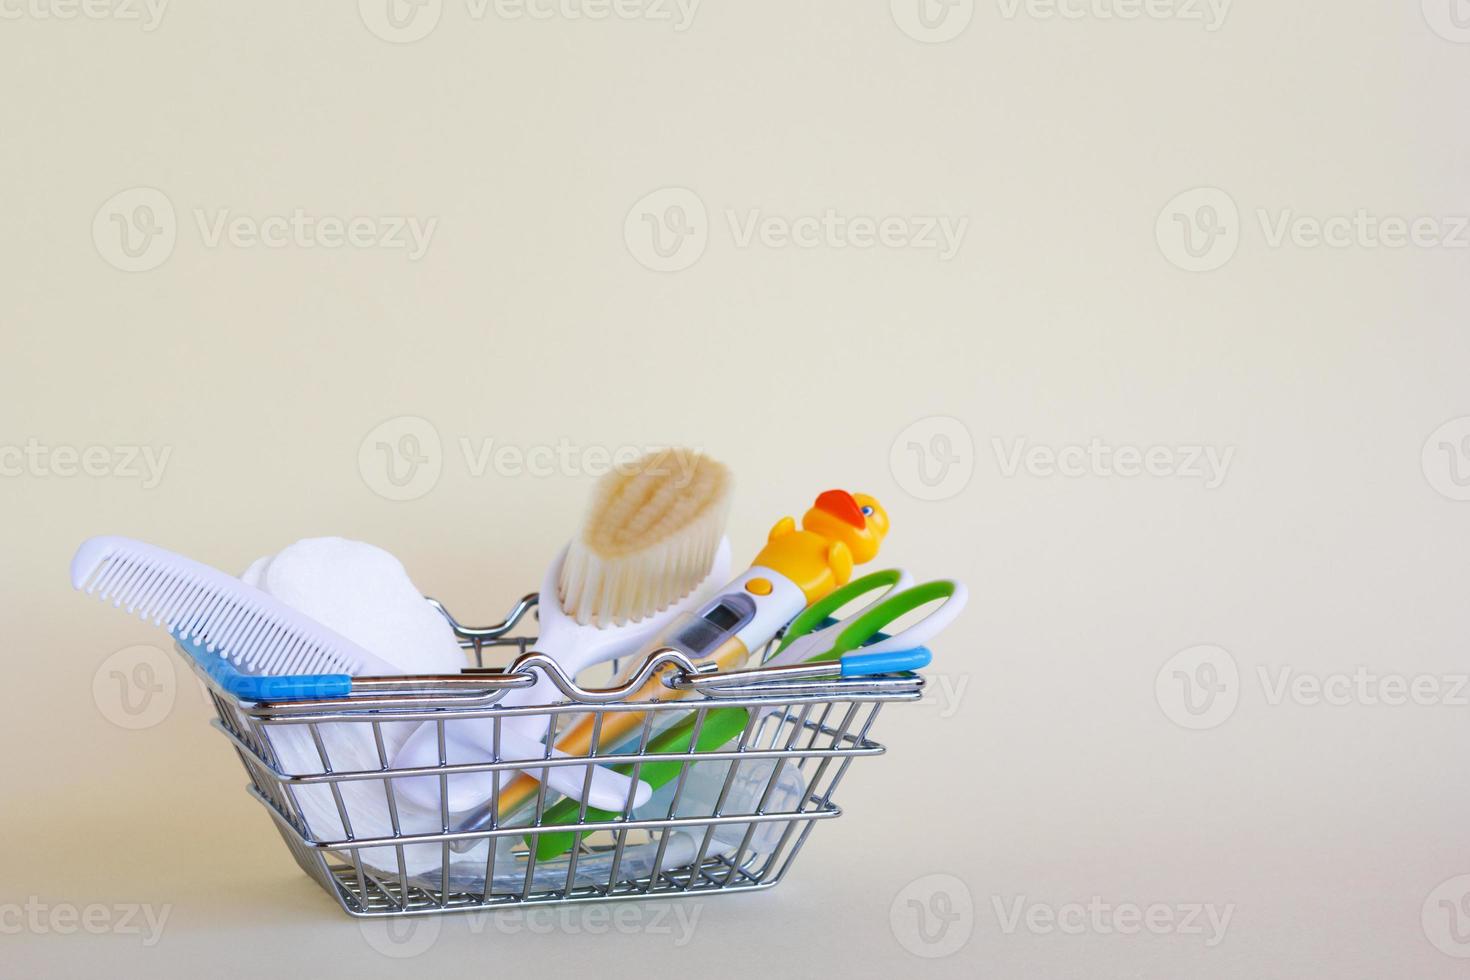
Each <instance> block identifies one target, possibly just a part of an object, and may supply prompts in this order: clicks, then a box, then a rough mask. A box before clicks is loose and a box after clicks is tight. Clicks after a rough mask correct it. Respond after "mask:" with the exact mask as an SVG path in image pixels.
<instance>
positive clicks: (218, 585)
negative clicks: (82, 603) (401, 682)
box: [71, 537, 399, 675]
mask: <svg viewBox="0 0 1470 980" xmlns="http://www.w3.org/2000/svg"><path fill="white" fill-rule="evenodd" d="M71 584H72V586H73V587H74V588H77V589H82V590H83V591H85V592H87V593H88V594H90V595H96V596H97V598H99V599H102V600H103V601H108V600H111V602H112V604H113V605H114V606H117V607H118V608H125V609H126V610H127V611H128V612H129V613H136V614H137V615H139V616H141V617H142V618H143V619H144V620H150V621H152V622H153V624H154V625H155V626H157V625H162V626H163V627H164V628H165V629H167V630H168V631H169V632H170V633H172V634H174V635H175V636H177V637H179V638H180V639H186V640H194V641H199V642H202V644H203V645H204V648H205V649H206V650H208V651H210V652H211V653H213V652H218V653H219V654H220V656H223V657H226V658H228V659H230V660H232V661H234V662H235V663H236V664H237V665H239V666H240V667H241V668H242V669H244V670H247V671H249V672H251V673H257V674H273V675H280V674H288V673H289V674H322V673H336V674H364V673H374V674H394V673H399V671H397V670H395V669H394V668H393V667H392V666H390V665H389V664H387V663H385V662H384V661H383V660H381V659H380V658H378V657H375V656H373V654H371V653H369V652H368V651H366V650H364V649H362V648H361V647H360V646H358V645H357V644H355V643H353V642H352V641H351V640H348V639H347V638H345V637H343V636H341V635H339V634H338V633H336V632H335V631H333V630H330V629H328V628H327V627H325V626H323V625H322V624H321V623H318V622H316V621H315V620H313V619H311V618H309V617H307V616H304V615H302V614H301V613H299V612H297V611H296V610H294V609H292V608H291V607H290V606H287V605H285V604H284V603H282V602H280V601H278V600H276V599H274V598H272V597H271V596H269V595H266V594H265V593H264V592H261V591H260V590H259V589H257V588H255V587H254V586H251V585H247V584H246V583H244V582H242V581H240V580H239V579H237V578H235V577H234V576H232V575H226V574H225V573H224V572H221V571H219V570H218V569H215V568H210V567H209V566H208V565H203V564H200V563H199V562H196V561H194V560H192V559H189V558H185V557H184V556H183V555H176V554H174V553H173V552H171V551H166V550H164V549H163V548H158V547H155V546H153V545H151V544H145V543H143V542H142V541H134V540H132V539H130V538H119V537H101V538H91V539H90V540H88V541H85V542H83V543H82V546H81V547H80V548H78V549H77V553H76V556H75V557H74V558H72V562H71Z"/></svg>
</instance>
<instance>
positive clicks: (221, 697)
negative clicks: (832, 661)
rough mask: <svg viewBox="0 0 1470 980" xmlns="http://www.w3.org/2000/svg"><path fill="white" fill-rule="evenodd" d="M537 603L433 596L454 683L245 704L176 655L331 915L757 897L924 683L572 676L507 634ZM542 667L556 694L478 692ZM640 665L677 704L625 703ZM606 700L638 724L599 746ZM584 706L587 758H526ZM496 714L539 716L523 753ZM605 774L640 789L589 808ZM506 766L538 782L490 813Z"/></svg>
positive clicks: (814, 671)
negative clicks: (469, 619) (471, 604)
mask: <svg viewBox="0 0 1470 980" xmlns="http://www.w3.org/2000/svg"><path fill="white" fill-rule="evenodd" d="M431 602H432V600H431ZM535 604H536V596H535V595H530V596H527V597H525V598H523V599H522V600H521V601H520V602H519V603H518V604H517V605H516V607H515V608H514V609H513V610H512V611H511V613H510V615H508V616H507V617H506V619H505V620H504V621H503V622H501V623H499V624H497V625H495V626H491V627H482V628H475V627H466V626H462V625H460V624H459V623H458V622H456V621H455V619H454V618H453V617H452V616H450V615H449V613H448V612H447V611H445V610H444V609H443V607H442V606H439V604H438V603H434V605H435V606H436V607H437V608H438V609H439V610H440V612H442V613H443V614H444V616H445V618H446V619H447V620H448V622H449V623H450V625H451V626H452V627H453V628H454V631H455V633H456V635H457V636H458V637H459V639H460V645H461V646H462V647H463V648H465V651H466V655H467V658H468V661H469V663H470V664H471V666H470V667H468V668H467V669H466V670H465V671H464V672H463V673H461V674H457V675H441V676H413V677H377V678H369V677H357V678H353V679H352V681H351V688H350V691H348V692H346V693H340V694H334V696H330V697H325V696H323V697H305V698H301V699H295V700H289V701H285V700H278V701H259V700H248V699H245V698H242V697H240V696H237V694H232V693H231V690H230V688H229V685H227V684H225V683H222V681H221V676H220V674H219V673H218V671H217V670H216V669H215V667H214V666H213V665H212V664H209V665H208V666H206V664H205V663H203V662H201V661H199V660H197V659H196V658H195V657H192V656H188V655H187V653H186V659H187V660H188V661H189V663H190V665H191V666H192V667H193V668H194V670H195V672H196V673H197V674H199V676H200V677H201V679H202V680H203V681H204V683H205V684H206V685H207V687H208V690H209V694H210V697H211V699H212V701H213V703H214V705H215V708H216V710H217V711H218V719H217V720H216V721H215V722H214V725H215V727H216V728H218V729H219V730H220V731H221V732H223V733H224V735H225V736H226V737H228V738H229V739H230V741H231V742H232V743H233V744H234V746H235V749H236V751H237V752H238V754H239V757H240V760H241V762H242V763H243V764H244V766H245V769H246V771H247V772H248V773H249V776H250V786H249V792H250V793H251V795H252V796H254V797H255V799H256V800H258V801H259V802H260V803H261V804H263V805H264V806H265V808H266V810H267V811H268V812H269V813H270V815H271V817H272V818H273V819H274V822H275V824H276V827H277V829H278V830H279V831H280V834H281V836H282V838H283V839H284V840H285V842H286V845H287V847H288V848H289V849H290V851H291V854H292V855H293V856H294V857H295V859H296V862H297V863H298V864H299V865H300V866H301V868H302V870H304V871H305V872H306V873H307V874H308V875H310V876H311V877H312V878H313V879H314V880H316V882H317V883H318V884H320V885H321V886H322V887H323V888H324V889H326V890H327V891H328V892H329V893H331V894H332V895H334V896H335V897H336V898H337V900H338V902H340V904H341V905H342V908H343V909H344V910H346V911H347V912H348V913H349V914H351V915H354V916H385V915H414V914H426V913H438V912H446V911H459V910H472V909H485V908H499V907H505V906H514V905H523V904H528V903H546V902H573V901H601V900H610V899H638V898H648V897H661V898H662V897H673V896H692V895H701V894H706V893H710V892H731V891H741V890H748V889H756V888H768V887H770V886H772V885H775V884H776V883H777V882H778V881H780V880H781V878H782V877H783V876H784V875H785V874H786V872H787V871H788V869H789V868H790V867H791V864H792V862H793V861H794V860H795V858H796V855H797V853H798V852H799V851H800V850H801V848H802V846H803V844H805V842H806V839H807V836H808V835H809V834H810V833H811V830H812V827H813V826H815V825H816V824H817V823H818V822H819V821H822V820H829V819H832V818H835V817H837V816H840V815H841V812H842V811H841V810H840V809H839V808H838V806H837V805H836V804H835V803H834V802H833V794H834V793H835V791H836V790H837V787H838V784H839V783H840V782H841V781H842V779H843V777H844V776H845V775H846V773H847V770H848V767H849V766H850V765H851V764H852V761H853V760H854V759H856V758H859V757H863V756H872V755H879V754H881V753H882V752H883V751H884V750H883V746H881V745H879V744H878V743H877V742H875V741H873V740H872V738H871V737H870V733H871V731H872V728H873V724H874V722H875V720H876V719H877V716H878V712H879V710H880V709H881V708H882V707H883V705H884V704H887V703H888V702H890V701H915V700H918V698H919V697H920V693H921V688H922V685H923V680H922V679H921V678H920V677H918V676H917V675H915V674H910V673H899V674H888V675H880V676H868V677H833V676H830V675H831V673H832V671H831V668H830V666H829V667H826V668H813V667H805V666H803V667H795V668H791V667H772V668H756V669H753V670H746V671H739V672H736V673H726V674H712V673H709V672H707V670H704V669H701V668H700V667H699V666H697V665H695V664H694V663H692V662H691V661H689V660H688V659H686V658H685V657H684V656H683V654H681V653H679V652H677V651H674V650H662V651H659V652H657V653H655V654H653V655H651V656H650V657H649V658H648V659H647V660H646V662H644V663H643V664H642V665H641V667H640V669H639V670H638V671H637V673H636V675H635V676H633V677H632V678H631V679H630V680H628V681H627V682H626V683H624V684H621V685H618V686H616V687H608V688H584V687H580V686H579V685H578V684H577V683H576V681H575V679H574V678H571V677H568V676H567V675H566V674H565V673H564V672H563V671H562V670H561V669H560V667H559V666H558V665H557V664H556V662H555V661H554V660H552V659H551V658H549V657H546V656H544V655H542V654H540V653H536V652H527V649H528V647H529V646H530V645H531V644H532V643H533V642H534V637H532V636H529V635H520V636H517V635H513V634H514V633H516V632H517V628H518V627H521V626H522V625H523V624H525V623H526V620H527V614H528V613H529V612H530V611H531V610H532V609H533V608H534V606H535ZM504 648H514V649H515V650H516V651H517V652H518V653H519V656H517V657H516V658H515V660H514V661H513V662H512V663H511V664H510V666H509V667H507V668H505V669H503V670H499V669H496V670H490V669H486V668H485V666H484V660H485V654H486V651H487V650H490V651H492V652H494V651H497V650H501V649H504ZM755 659H756V661H757V662H758V661H759V659H760V658H759V657H757V658H755ZM539 674H545V675H547V676H549V677H550V678H551V679H552V680H553V681H554V683H555V684H556V686H557V687H558V688H559V689H560V690H561V691H562V692H563V694H564V695H565V699H564V700H563V701H561V702H558V703H556V704H549V705H540V706H517V707H508V706H498V705H497V704H496V702H497V701H498V700H500V699H501V698H502V697H504V695H505V693H506V692H507V691H509V690H511V689H514V688H521V687H528V686H530V685H531V684H533V683H534V682H535V681H536V680H537V678H538V675H539ZM823 675H828V676H823ZM654 676H660V677H661V678H662V680H663V683H664V684H665V685H666V686H668V687H669V688H672V689H674V690H675V691H676V692H677V694H678V695H679V696H678V698H677V699H675V700H640V701H629V700H627V698H628V697H629V695H631V694H632V693H633V692H636V691H638V690H639V688H640V687H641V686H642V684H643V683H644V682H645V681H647V680H648V679H649V678H650V677H654ZM304 693H307V694H310V693H311V692H304ZM624 712H633V713H635V714H636V716H637V718H638V720H639V724H638V726H637V729H636V735H632V736H629V737H627V738H626V739H624V740H623V741H622V743H621V744H616V745H615V744H608V745H602V744H600V743H601V742H603V741H612V740H610V739H609V740H604V739H601V738H600V737H599V734H600V731H601V729H602V726H603V722H604V720H605V719H607V718H609V717H611V715H612V714H614V713H624ZM589 716H590V717H591V718H592V719H593V725H592V732H593V734H592V738H591V743H590V748H589V749H588V750H587V751H586V752H584V753H575V754H569V755H566V756H561V755H554V754H553V753H552V751H551V749H549V748H544V746H551V745H553V744H554V743H555V742H556V740H557V737H558V733H559V732H564V731H566V729H567V728H568V726H570V725H571V724H572V723H573V722H575V721H577V720H579V719H582V718H585V717H589ZM513 717H514V718H517V719H520V718H523V717H524V718H533V719H535V721H536V724H537V725H538V726H541V725H544V728H545V738H544V746H543V744H542V739H540V738H538V739H537V750H538V753H539V754H538V755H537V756H536V757H534V758H532V757H529V756H527V755H525V754H521V755H516V754H514V753H510V752H507V751H506V749H505V746H504V745H503V743H502V734H503V729H504V727H505V726H506V724H507V720H508V719H511V718H513ZM514 724H515V725H518V726H520V725H524V724H527V722H522V721H517V722H515V723H514ZM425 725H428V726H433V728H432V729H431V730H432V731H434V733H435V736H436V738H437V743H438V748H439V753H438V760H437V764H435V765H429V766H423V765H420V766H406V765H402V764H397V765H395V762H397V761H398V760H395V748H396V746H398V745H401V744H402V742H403V740H404V738H406V737H407V735H408V734H409V733H411V732H414V731H418V730H420V729H421V728H422V726H425ZM471 725H474V726H477V727H475V728H474V729H473V730H474V731H478V732H485V731H487V730H488V732H489V737H488V738H484V739H481V740H480V741H479V742H478V743H477V747H478V749H479V751H480V754H479V755H478V756H476V757H474V758H472V759H471V760H470V761H463V760H462V759H459V758H455V759H453V761H451V753H450V752H449V751H448V750H447V748H446V747H447V746H448V745H450V744H453V743H454V742H455V740H456V738H457V737H460V736H461V735H462V733H463V732H464V731H469V730H471V729H470V728H469V726H471ZM626 727H627V725H626V724H624V725H619V726H614V725H609V728H626ZM538 731H539V729H538ZM507 740H508V739H507ZM604 768H607V769H611V770H612V771H614V772H616V773H618V774H619V778H622V777H626V779H624V780H623V782H626V783H627V784H628V785H630V786H633V787H636V786H637V784H638V783H639V781H640V780H641V781H643V782H645V783H648V784H650V786H653V785H655V784H656V788H655V789H653V792H652V795H651V797H650V798H648V799H647V800H646V801H644V802H643V803H641V804H638V803H637V802H636V800H635V798H634V793H633V792H632V791H631V790H630V791H629V793H628V795H627V798H626V799H624V800H623V802H622V805H621V806H620V807H617V808H608V809H598V808H597V807H595V806H593V805H591V804H590V803H588V802H587V801H586V800H587V797H588V795H589V793H588V791H589V790H590V789H591V787H592V784H593V780H594V774H595V773H597V774H601V772H602V771H603V770H604ZM557 770H560V772H557ZM517 772H521V773H528V774H532V775H535V776H537V777H538V782H537V784H536V785H537V788H536V791H535V793H534V794H533V795H532V796H531V798H530V799H529V801H527V802H526V803H524V804H523V805H521V806H519V807H518V808H510V809H508V808H507V807H506V806H505V805H503V804H504V802H505V801H504V799H503V797H506V798H508V797H507V793H508V791H507V790H504V789H502V784H503V783H504V782H505V781H506V780H508V779H510V778H512V777H513V776H514V775H515V774H516V773H517ZM567 772H571V773H573V774H574V775H575V776H576V777H577V778H578V779H581V780H583V792H582V793H580V794H578V793H567V794H563V793H559V792H557V790H555V789H550V788H548V783H549V782H557V784H558V785H559V786H561V787H562V788H566V785H567V778H566V773H567ZM553 775H559V776H561V777H562V778H561V779H560V780H554V779H553V778H552V776H553ZM521 778H523V779H524V777H521ZM409 780H417V789H418V791H419V792H418V793H417V795H416V796H414V798H415V799H419V800H421V799H422V796H423V793H422V790H423V789H424V787H425V786H426V785H427V786H429V787H431V788H433V789H434V790H435V792H434V794H433V795H434V796H435V797H436V804H437V805H436V806H433V807H427V806H423V805H415V804H413V803H411V802H410V801H409V797H410V796H413V794H408V793H406V792H405V789H406V788H414V787H413V786H412V785H411V784H409V783H408V781H409ZM451 780H454V781H456V782H455V783H454V784H453V785H452V784H451ZM466 780H480V781H481V782H480V783H478V784H476V785H488V786H489V791H488V793H486V794H484V795H485V796H486V799H484V801H483V802H479V803H477V805H475V806H472V807H470V808H468V809H451V804H452V803H454V802H455V800H456V793H455V791H454V789H455V786H457V785H459V784H460V783H461V782H462V781H466ZM573 782H575V780H573ZM507 785H510V784H507Z"/></svg>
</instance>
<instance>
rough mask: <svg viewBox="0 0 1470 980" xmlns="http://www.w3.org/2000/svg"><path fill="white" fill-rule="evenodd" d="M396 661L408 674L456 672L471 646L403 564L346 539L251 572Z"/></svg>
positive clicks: (311, 542) (310, 545)
mask: <svg viewBox="0 0 1470 980" xmlns="http://www.w3.org/2000/svg"><path fill="white" fill-rule="evenodd" d="M252 575H254V576H256V578H257V579H258V580H259V581H256V582H254V583H252V584H255V585H257V586H258V587H259V588H261V589H264V590H265V591H266V592H268V593H270V594H271V595H272V596H274V597H275V598H277V599H279V600H280V601H282V602H284V603H285V604H286V605H288V606H290V607H292V608H293V609H296V610H299V611H300V612H303V613H305V614H306V615H308V616H310V617H311V618H312V619H315V620H316V621H317V622H319V623H321V624H323V625H324V626H327V627H330V628H331V629H334V630H336V631H337V632H338V633H341V634H342V635H343V636H345V637H346V638H347V639H349V640H351V641H353V642H354V643H356V644H358V645H359V646H361V647H362V648H363V649H365V650H367V651H368V652H369V653H373V654H376V655H377V656H378V657H381V658H382V659H383V660H386V661H387V662H388V663H390V664H393V665H394V666H395V667H397V668H399V669H400V670H401V671H403V672H404V673H405V674H456V673H458V672H459V671H460V670H461V669H462V668H463V667H464V666H465V657H464V651H463V650H462V649H461V648H460V646H459V642H458V640H457V639H456V638H455V635H454V631H453V630H452V629H450V628H449V623H448V622H447V621H445V619H444V617H443V616H442V615H440V614H439V612H438V610H436V609H434V607H432V606H430V605H429V604H428V602H426V601H425V600H424V596H423V593H422V592H420V591H419V589H418V588H417V587H416V586H415V585H414V584H413V582H412V581H411V580H410V579H409V577H408V572H407V571H405V570H404V567H403V563H402V562H400V561H399V560H398V559H397V558H394V557H393V556H392V555H390V554H389V553H388V552H386V551H384V550H383V549H382V548H378V547H374V546H373V545H370V544H365V543H364V542H361V541H349V540H347V539H346V538H305V539H303V540H301V541H297V542H296V543H295V544H293V545H290V546H289V547H287V548H285V549H283V550H282V551H281V552H280V553H279V554H277V555H275V556H274V557H272V558H269V559H264V558H262V559H259V560H257V561H256V562H255V563H254V564H252V565H251V566H250V568H248V569H246V571H245V575H244V578H245V581H247V582H249V581H250V580H251V576H252Z"/></svg>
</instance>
